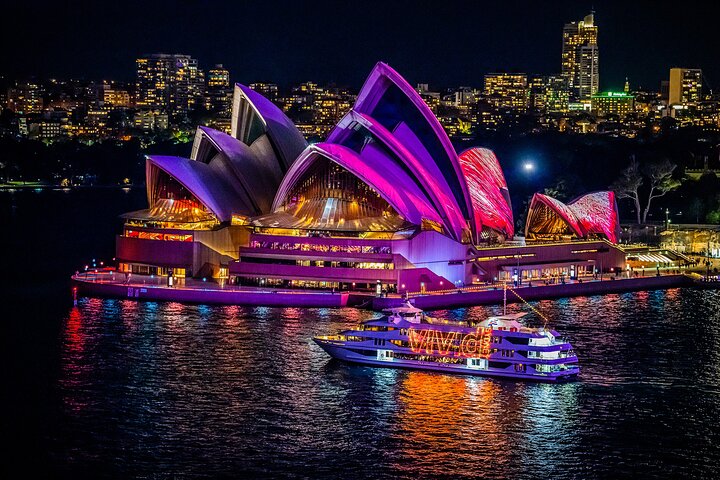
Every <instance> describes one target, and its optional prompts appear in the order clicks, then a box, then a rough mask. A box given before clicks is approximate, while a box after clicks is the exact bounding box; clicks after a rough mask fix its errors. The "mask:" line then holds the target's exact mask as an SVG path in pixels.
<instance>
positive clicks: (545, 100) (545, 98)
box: [528, 75, 569, 112]
mask: <svg viewBox="0 0 720 480" xmlns="http://www.w3.org/2000/svg"><path fill="white" fill-rule="evenodd" d="M528 85H529V90H530V99H529V103H530V106H531V107H532V108H534V109H535V110H538V111H545V112H567V111H568V102H569V100H568V85H567V80H566V79H565V78H564V77H563V76H561V75H546V76H534V77H532V78H531V79H530V81H529V84H528Z"/></svg>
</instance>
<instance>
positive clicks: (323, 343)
mask: <svg viewBox="0 0 720 480" xmlns="http://www.w3.org/2000/svg"><path fill="white" fill-rule="evenodd" d="M314 341H315V343H317V344H318V345H319V346H320V347H321V348H322V349H323V350H324V351H325V352H326V353H327V354H328V355H330V356H331V357H332V358H335V359H337V360H340V361H342V362H347V363H351V364H357V365H367V366H373V367H384V368H401V369H409V370H425V371H433V372H442V373H451V374H456V375H473V376H478V377H493V378H508V379H513V380H524V381H529V382H544V383H564V382H573V381H577V379H578V374H579V373H580V369H579V367H578V368H575V369H571V370H568V371H567V372H552V373H521V372H512V371H501V370H484V369H475V368H470V367H467V366H466V365H464V364H443V363H438V362H427V361H422V360H404V359H398V358H393V359H392V360H378V359H376V358H373V357H368V356H366V355H362V354H359V353H356V352H353V351H352V350H350V349H348V348H346V347H345V346H344V345H341V344H338V343H337V342H334V341H330V340H322V339H318V338H316V339H314Z"/></svg>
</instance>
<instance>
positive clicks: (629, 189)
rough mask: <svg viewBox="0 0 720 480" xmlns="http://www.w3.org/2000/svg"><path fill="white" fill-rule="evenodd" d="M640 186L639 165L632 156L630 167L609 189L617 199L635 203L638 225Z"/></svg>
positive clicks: (641, 181) (641, 178)
mask: <svg viewBox="0 0 720 480" xmlns="http://www.w3.org/2000/svg"><path fill="white" fill-rule="evenodd" d="M642 184H643V177H642V173H641V172H640V163H639V162H638V161H637V160H635V156H634V155H633V157H632V159H631V160H630V165H629V166H628V167H627V168H626V169H625V170H623V171H622V173H620V178H618V179H617V180H615V182H614V183H613V184H612V185H610V189H611V190H614V191H615V194H616V195H617V196H618V198H629V199H631V200H632V201H633V202H634V203H635V214H636V215H637V223H638V224H640V223H642V222H641V221H640V186H642ZM646 215H647V214H646Z"/></svg>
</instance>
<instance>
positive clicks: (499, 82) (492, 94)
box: [484, 73, 528, 110]
mask: <svg viewBox="0 0 720 480" xmlns="http://www.w3.org/2000/svg"><path fill="white" fill-rule="evenodd" d="M527 93H528V90H527V74H525V73H489V74H487V75H485V90H484V94H485V98H486V100H487V101H488V102H489V103H491V104H492V105H494V106H495V107H496V108H512V109H516V110H525V109H527V105H528V95H527Z"/></svg>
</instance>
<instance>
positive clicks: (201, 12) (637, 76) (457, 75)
mask: <svg viewBox="0 0 720 480" xmlns="http://www.w3.org/2000/svg"><path fill="white" fill-rule="evenodd" d="M704 3H706V4H708V3H713V4H715V5H714V6H703V2H696V1H688V0H683V1H680V2H678V1H675V2H658V1H655V2H650V1H639V2H631V1H627V2H622V1H603V0H596V1H594V2H591V1H584V0H574V1H565V0H563V1H556V0H553V1H512V0H499V1H495V2H486V1H480V0H477V1H469V2H459V1H451V0H442V1H438V2H423V1H419V0H418V1H408V2H405V1H402V2H401V1H391V0H385V1H381V2H375V1H365V0H355V1H348V2H343V1H340V0H338V1H335V2H326V1H313V2H302V1H294V2H275V1H270V0H264V1H258V2H243V1H239V0H235V1H220V0H218V1H199V0H185V1H178V2H166V1H155V0H145V1H143V2H135V1H122V2H110V1H96V2H84V1H73V2H69V1H66V2H62V1H39V0H38V1H32V0H30V1H13V2H10V5H7V4H6V5H4V6H3V12H2V17H3V18H2V29H1V30H0V73H3V74H6V75H7V76H9V77H11V78H23V77H26V76H31V75H35V76H38V77H50V76H54V77H58V78H86V79H101V78H110V79H118V80H131V79H132V78H133V76H134V68H135V64H134V59H135V58H136V57H137V56H138V55H139V54H142V53H150V52H165V53H188V54H191V55H193V56H194V57H196V58H197V59H198V60H199V61H200V66H201V68H204V69H207V68H209V67H211V66H212V65H213V64H215V63H223V64H224V65H225V66H226V67H228V68H229V69H230V72H231V75H232V78H233V81H239V82H244V83H249V82H253V81H274V82H277V83H279V84H280V85H282V86H287V84H289V83H292V82H301V81H306V80H314V81H317V82H320V83H327V82H335V83H337V84H338V85H345V86H350V87H353V88H358V87H359V86H360V85H361V84H362V81H363V80H364V78H365V76H366V75H367V73H368V72H369V71H370V69H371V68H372V66H373V64H374V63H375V62H377V61H378V60H383V61H386V62H388V63H390V64H391V65H392V66H393V67H395V68H396V69H397V70H398V71H399V72H400V73H401V74H402V75H404V76H405V77H406V78H407V79H408V81H410V83H411V84H415V83H419V82H423V83H430V84H431V85H432V86H434V87H436V88H440V87H448V86H457V85H470V86H482V83H483V79H482V75H483V74H484V73H487V72H490V71H518V72H527V73H555V72H559V71H560V50H561V37H562V27H563V24H564V23H565V22H569V21H572V20H580V19H582V17H583V16H584V15H585V14H587V13H588V12H589V11H590V9H591V8H592V7H593V6H594V8H595V10H596V17H595V19H596V23H597V24H598V25H599V28H600V32H599V45H600V82H601V88H602V89H618V88H622V86H623V84H624V81H625V77H626V76H628V77H629V78H630V83H631V86H632V87H633V88H635V87H637V86H643V87H646V88H649V89H653V90H657V89H658V88H659V82H660V80H662V79H666V78H667V76H668V69H669V68H670V67H671V66H685V67H700V68H702V69H703V71H704V73H705V76H706V79H705V84H706V86H709V87H715V88H716V89H720V61H718V60H719V59H720V51H719V48H720V35H719V34H718V30H717V26H716V24H717V20H718V18H720V5H719V4H720V2H710V1H707V0H706V1H705V2H704Z"/></svg>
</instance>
